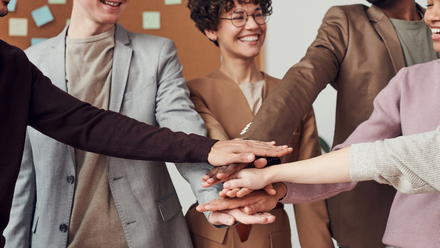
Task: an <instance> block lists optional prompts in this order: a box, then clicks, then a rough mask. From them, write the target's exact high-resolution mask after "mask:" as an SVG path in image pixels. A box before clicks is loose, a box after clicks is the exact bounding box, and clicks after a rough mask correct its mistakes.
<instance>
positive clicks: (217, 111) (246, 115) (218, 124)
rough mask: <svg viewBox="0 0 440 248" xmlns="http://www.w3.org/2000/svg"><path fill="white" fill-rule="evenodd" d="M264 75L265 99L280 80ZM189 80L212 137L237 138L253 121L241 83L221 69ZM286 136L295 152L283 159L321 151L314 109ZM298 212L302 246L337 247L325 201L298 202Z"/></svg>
mask: <svg viewBox="0 0 440 248" xmlns="http://www.w3.org/2000/svg"><path fill="white" fill-rule="evenodd" d="M263 75H264V78H265V79H266V82H265V85H264V87H263V102H264V100H265V99H266V97H267V96H268V95H269V93H271V92H272V90H273V89H274V88H275V86H276V85H277V84H278V82H279V81H280V80H278V79H275V78H273V77H271V76H269V75H267V74H265V73H263ZM187 84H188V88H189V89H190V92H191V97H190V98H191V100H192V101H193V103H194V105H195V108H196V111H197V112H199V113H200V115H201V116H202V118H203V120H204V121H205V123H206V126H207V129H208V136H209V137H210V138H214V139H219V140H229V139H233V138H236V137H238V136H239V134H240V132H241V131H242V130H243V128H244V127H245V126H246V124H248V123H249V122H250V121H252V119H253V114H252V112H251V109H250V108H249V105H248V103H247V101H246V98H245V97H244V95H243V93H242V91H241V90H240V88H239V86H238V85H237V84H236V83H235V82H234V81H233V80H232V79H230V78H229V77H228V76H227V75H225V74H224V73H223V72H221V71H220V70H218V69H217V70H215V71H214V72H212V73H211V74H209V75H208V76H206V77H202V78H197V79H193V80H191V81H189V82H187ZM286 136H288V137H289V142H288V144H289V146H291V147H293V152H292V153H291V154H289V155H288V156H286V157H284V158H283V159H282V160H283V162H291V161H297V160H301V159H308V158H311V157H315V156H318V155H320V154H321V148H320V146H319V140H318V134H317V130H316V124H315V116H314V113H313V109H312V110H310V111H309V112H308V113H307V114H305V116H303V118H302V120H301V124H300V125H299V127H297V128H296V129H295V130H292V132H291V133H290V134H286ZM295 216H296V222H297V227H298V233H299V238H300V242H301V245H302V247H333V245H332V241H331V238H330V233H329V231H328V214H327V209H326V205H325V201H317V202H314V203H307V204H297V206H295ZM268 228H269V227H268ZM225 232H226V231H225ZM268 232H269V231H268Z"/></svg>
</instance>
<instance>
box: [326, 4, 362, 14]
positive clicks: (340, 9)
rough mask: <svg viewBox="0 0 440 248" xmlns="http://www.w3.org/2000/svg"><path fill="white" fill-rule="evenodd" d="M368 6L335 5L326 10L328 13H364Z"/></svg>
mask: <svg viewBox="0 0 440 248" xmlns="http://www.w3.org/2000/svg"><path fill="white" fill-rule="evenodd" d="M367 9H368V7H367V6H365V5H363V4H351V5H337V6H332V7H330V9H329V10H328V11H327V14H329V13H346V14H352V13H353V14H362V13H363V14H366V11H367Z"/></svg>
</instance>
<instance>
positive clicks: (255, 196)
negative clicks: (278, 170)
mask: <svg viewBox="0 0 440 248" xmlns="http://www.w3.org/2000/svg"><path fill="white" fill-rule="evenodd" d="M274 187H275V189H276V191H277V194H276V195H269V194H267V192H265V191H264V190H257V191H254V192H252V193H251V194H249V195H247V196H246V197H243V198H222V197H219V198H217V199H214V200H212V201H210V202H207V203H205V204H202V205H199V206H197V211H199V212H205V211H222V210H226V209H237V208H238V209H240V208H241V209H243V211H244V213H246V214H254V213H257V212H267V211H270V210H272V209H273V208H275V206H276V205H277V202H278V200H279V199H281V198H283V197H284V196H285V194H286V192H287V187H286V185H285V184H284V183H276V184H274Z"/></svg>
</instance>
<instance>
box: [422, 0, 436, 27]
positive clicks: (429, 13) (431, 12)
mask: <svg viewBox="0 0 440 248" xmlns="http://www.w3.org/2000/svg"><path fill="white" fill-rule="evenodd" d="M434 2H435V4H434V5H433V6H431V7H428V9H427V10H426V12H425V16H424V19H425V22H426V24H428V25H434V24H438V23H440V0H437V1H434Z"/></svg>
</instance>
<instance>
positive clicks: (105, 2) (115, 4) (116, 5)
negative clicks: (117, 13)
mask: <svg viewBox="0 0 440 248" xmlns="http://www.w3.org/2000/svg"><path fill="white" fill-rule="evenodd" d="M101 3H103V4H106V5H110V6H112V7H118V6H119V5H121V4H122V3H116V2H109V1H104V0H101Z"/></svg>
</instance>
